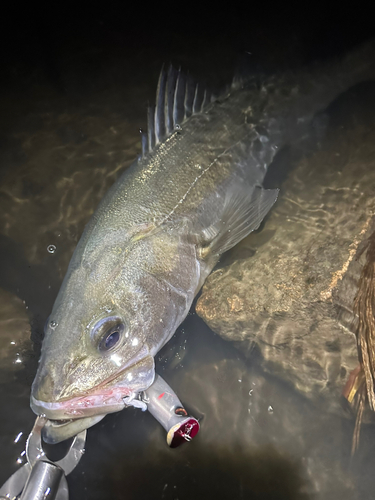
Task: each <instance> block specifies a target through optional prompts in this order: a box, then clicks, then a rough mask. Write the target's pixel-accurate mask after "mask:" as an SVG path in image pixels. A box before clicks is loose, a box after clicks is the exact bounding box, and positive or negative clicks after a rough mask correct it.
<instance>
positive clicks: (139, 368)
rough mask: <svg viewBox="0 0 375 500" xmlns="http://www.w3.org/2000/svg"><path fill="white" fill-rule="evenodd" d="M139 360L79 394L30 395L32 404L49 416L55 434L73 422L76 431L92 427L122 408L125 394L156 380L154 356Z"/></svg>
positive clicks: (51, 428)
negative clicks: (50, 399)
mask: <svg viewBox="0 0 375 500" xmlns="http://www.w3.org/2000/svg"><path fill="white" fill-rule="evenodd" d="M137 361H138V362H136V363H134V364H131V365H130V366H129V365H128V366H126V367H124V368H122V370H121V371H119V372H117V373H116V374H115V375H114V376H111V377H110V378H108V379H106V380H104V381H103V382H101V383H100V384H99V385H98V386H96V387H95V388H93V389H92V391H90V392H86V393H85V394H82V395H79V396H75V397H72V398H69V399H68V398H67V399H62V400H61V401H53V402H47V401H42V400H38V399H37V398H36V397H34V395H31V401H30V404H31V408H32V410H33V411H34V413H36V414H37V415H45V416H46V417H47V418H48V425H47V426H46V427H47V429H49V430H50V432H53V433H54V434H56V432H58V431H59V430H61V432H64V433H65V431H64V429H66V428H67V427H69V428H73V426H72V425H71V424H72V423H74V428H75V429H76V430H77V431H80V430H84V429H86V428H88V427H91V426H92V425H94V424H95V423H97V422H99V421H100V420H101V419H102V418H104V417H105V415H107V414H108V413H113V412H117V411H121V410H123V409H124V408H125V406H126V405H125V402H124V398H126V397H127V396H131V395H133V394H135V393H138V392H141V391H143V390H146V389H147V388H148V387H149V386H150V385H151V384H152V383H153V381H154V377H155V369H154V359H153V357H152V356H150V355H148V356H146V358H143V359H142V360H141V361H140V360H139V359H138V360H137ZM50 441H51V440H50Z"/></svg>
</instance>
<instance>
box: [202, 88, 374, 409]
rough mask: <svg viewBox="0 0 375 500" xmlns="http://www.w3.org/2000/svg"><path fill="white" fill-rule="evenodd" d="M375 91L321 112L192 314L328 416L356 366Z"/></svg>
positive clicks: (369, 218) (370, 226)
mask: <svg viewBox="0 0 375 500" xmlns="http://www.w3.org/2000/svg"><path fill="white" fill-rule="evenodd" d="M374 96H375V85H373V84H366V85H361V86H357V87H356V88H354V89H352V90H351V91H349V92H348V93H346V94H345V95H344V96H342V97H341V98H340V99H338V100H337V101H336V102H335V103H334V104H333V105H332V106H331V107H330V109H329V110H327V115H328V116H329V125H328V128H327V132H326V135H325V139H324V141H323V143H322V144H321V145H320V148H319V149H318V150H315V152H314V153H313V154H310V156H306V157H305V158H304V159H302V160H300V161H299V162H298V163H297V165H296V166H295V168H294V169H293V170H292V171H291V173H290V174H289V176H288V178H287V179H286V180H285V181H284V182H283V183H282V184H281V186H280V188H281V191H280V196H279V200H278V201H277V204H276V205H275V207H274V209H273V210H272V212H271V214H270V216H269V217H268V220H267V221H266V223H265V225H264V228H263V229H262V230H261V231H258V232H257V233H253V234H251V235H250V236H249V237H248V238H246V239H245V240H244V241H243V242H242V243H241V244H240V245H239V246H238V247H237V248H236V249H234V251H233V252H232V253H231V255H229V257H228V258H227V259H226V260H225V261H223V263H222V267H221V268H219V269H217V270H216V271H215V272H213V273H212V275H211V276H209V278H208V279H207V281H206V284H205V285H204V287H203V290H202V294H201V296H200V298H199V300H198V302H197V306H196V311H197V313H198V314H199V315H200V316H201V317H202V318H203V319H204V321H205V322H206V323H207V324H208V325H209V326H210V328H211V329H212V330H214V331H215V332H216V333H218V334H219V335H220V336H221V337H223V338H224V339H226V340H230V341H236V342H237V345H238V347H239V348H240V349H241V350H243V351H245V352H246V353H250V352H252V350H253V349H254V346H255V345H257V346H258V348H259V350H260V352H261V355H262V358H263V360H264V362H263V365H264V368H265V369H266V370H269V371H270V372H272V373H273V374H277V375H279V376H280V377H281V378H283V379H284V380H286V381H288V382H290V383H291V384H292V385H293V386H294V387H295V388H296V389H297V390H298V391H300V392H301V393H303V394H304V395H305V396H307V397H308V398H312V399H314V400H319V399H322V400H323V401H324V402H325V404H326V407H327V408H329V409H330V410H335V409H339V408H341V407H340V396H341V393H342V389H343V386H344V385H345V383H346V381H347V379H348V377H349V373H350V372H351V371H352V370H353V369H354V368H356V366H358V353H357V345H356V337H355V329H356V318H355V314H354V312H353V303H354V298H355V296H356V293H357V288H358V287H357V283H358V280H359V277H360V274H361V270H362V267H363V265H364V262H365V258H366V257H365V252H364V251H363V249H364V247H365V245H366V241H367V240H368V238H369V237H370V235H371V234H372V233H373V232H374V230H375V218H374V217H373V214H374V208H375V201H374V191H375V127H374V125H375V121H374V119H373V118H372V117H373V116H374V114H373V113H374V109H373V108H374V106H373V105H372V106H371V104H370V103H372V102H374Z"/></svg>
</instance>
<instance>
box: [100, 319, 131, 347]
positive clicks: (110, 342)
mask: <svg viewBox="0 0 375 500" xmlns="http://www.w3.org/2000/svg"><path fill="white" fill-rule="evenodd" d="M124 329H125V328H124V325H123V324H122V323H119V324H118V325H116V326H113V327H112V328H110V329H109V330H108V331H107V332H106V333H105V334H104V337H103V338H102V340H101V341H100V344H99V351H101V352H106V351H109V350H111V349H113V348H114V347H115V345H116V344H117V343H118V342H119V340H120V337H121V334H122V332H123V331H124Z"/></svg>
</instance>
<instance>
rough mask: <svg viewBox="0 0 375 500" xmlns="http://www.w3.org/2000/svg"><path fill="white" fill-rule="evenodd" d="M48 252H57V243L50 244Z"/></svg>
mask: <svg viewBox="0 0 375 500" xmlns="http://www.w3.org/2000/svg"><path fill="white" fill-rule="evenodd" d="M47 252H48V253H55V252H56V246H55V245H48V247H47Z"/></svg>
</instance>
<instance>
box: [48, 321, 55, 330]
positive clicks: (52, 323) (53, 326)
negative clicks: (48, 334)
mask: <svg viewBox="0 0 375 500" xmlns="http://www.w3.org/2000/svg"><path fill="white" fill-rule="evenodd" d="M49 326H50V327H51V328H52V330H54V329H55V328H56V326H57V323H56V321H51V322H50V324H49Z"/></svg>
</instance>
